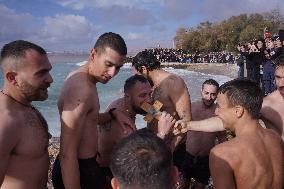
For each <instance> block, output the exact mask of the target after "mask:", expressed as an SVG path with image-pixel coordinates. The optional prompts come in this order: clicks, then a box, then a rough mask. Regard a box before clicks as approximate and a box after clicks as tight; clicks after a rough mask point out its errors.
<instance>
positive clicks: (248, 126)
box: [234, 118, 260, 136]
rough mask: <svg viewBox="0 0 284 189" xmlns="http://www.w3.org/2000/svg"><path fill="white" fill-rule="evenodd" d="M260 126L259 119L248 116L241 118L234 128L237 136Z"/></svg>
mask: <svg viewBox="0 0 284 189" xmlns="http://www.w3.org/2000/svg"><path fill="white" fill-rule="evenodd" d="M259 126H260V125H259V122H258V120H257V119H252V118H246V119H242V120H239V121H238V123H236V124H235V126H234V128H235V133H236V136H242V135H244V134H245V133H247V132H251V131H254V130H255V129H257V127H259Z"/></svg>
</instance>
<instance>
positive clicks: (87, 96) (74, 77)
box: [58, 72, 97, 106]
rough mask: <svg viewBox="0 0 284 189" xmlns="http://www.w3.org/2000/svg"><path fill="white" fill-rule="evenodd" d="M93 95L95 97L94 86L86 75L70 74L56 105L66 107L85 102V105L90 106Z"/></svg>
mask: <svg viewBox="0 0 284 189" xmlns="http://www.w3.org/2000/svg"><path fill="white" fill-rule="evenodd" d="M95 95H97V91H96V85H95V84H92V83H91V82H90V81H89V79H88V76H87V74H86V73H82V72H75V73H72V74H70V75H69V76H68V77H67V79H66V80H65V82H64V85H63V88H62V90H61V94H60V97H59V100H58V105H60V106H66V105H72V104H73V103H76V104H82V103H85V102H88V103H85V105H88V104H92V103H91V102H92V99H93V98H94V97H95ZM65 102H67V103H65Z"/></svg>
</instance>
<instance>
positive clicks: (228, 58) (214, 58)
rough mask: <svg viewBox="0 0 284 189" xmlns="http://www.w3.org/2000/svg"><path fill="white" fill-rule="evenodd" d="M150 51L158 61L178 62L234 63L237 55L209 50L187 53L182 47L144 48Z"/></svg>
mask: <svg viewBox="0 0 284 189" xmlns="http://www.w3.org/2000/svg"><path fill="white" fill-rule="evenodd" d="M146 50H147V51H150V52H152V53H153V54H154V55H155V56H156V57H157V59H158V60H159V61H160V62H180V63H235V62H236V60H237V57H238V56H237V55H236V54H234V53H232V52H226V51H222V52H209V53H198V52H196V53H192V54H191V53H189V52H187V51H185V50H183V49H173V48H170V49H168V48H151V49H146Z"/></svg>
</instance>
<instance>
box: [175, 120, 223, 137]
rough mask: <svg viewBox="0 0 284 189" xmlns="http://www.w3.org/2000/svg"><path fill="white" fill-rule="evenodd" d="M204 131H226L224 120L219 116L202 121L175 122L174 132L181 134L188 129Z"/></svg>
mask: <svg viewBox="0 0 284 189" xmlns="http://www.w3.org/2000/svg"><path fill="white" fill-rule="evenodd" d="M189 130H192V131H203V132H217V131H224V130H225V128H224V126H223V122H222V120H221V119H220V118H218V117H216V116H215V117H212V118H208V119H204V120H200V121H188V122H185V121H182V120H179V121H177V122H176V123H175V126H174V134H175V135H179V134H182V133H186V132H187V131H189Z"/></svg>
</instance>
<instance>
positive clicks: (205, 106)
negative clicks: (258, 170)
mask: <svg viewBox="0 0 284 189" xmlns="http://www.w3.org/2000/svg"><path fill="white" fill-rule="evenodd" d="M218 89H219V84H218V83H217V81H215V80H213V79H208V80H206V81H205V82H204V83H203V84H202V89H201V97H202V100H201V101H197V102H193V103H192V104H191V110H192V120H194V121H199V120H202V119H206V118H209V117H213V116H214V112H215V108H216V104H215V103H214V102H215V100H216V98H217V93H218ZM216 139H218V142H223V141H225V140H226V132H225V131H223V132H211V133H207V132H198V131H188V132H187V139H186V155H185V160H184V162H183V166H182V176H183V180H184V188H189V183H190V178H194V180H195V181H196V187H195V188H204V187H205V186H206V185H207V184H208V180H209V177H210V171H209V153H210V150H211V149H212V148H213V147H214V146H215V143H216Z"/></svg>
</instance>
